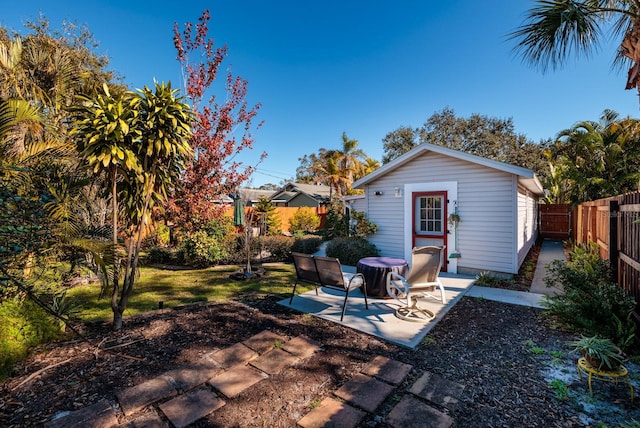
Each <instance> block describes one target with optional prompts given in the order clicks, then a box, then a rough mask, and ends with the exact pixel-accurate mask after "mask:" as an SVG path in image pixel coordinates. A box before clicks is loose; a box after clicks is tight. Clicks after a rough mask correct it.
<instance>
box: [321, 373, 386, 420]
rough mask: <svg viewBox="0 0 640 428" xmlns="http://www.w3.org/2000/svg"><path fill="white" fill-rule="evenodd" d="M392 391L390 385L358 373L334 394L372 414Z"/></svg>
mask: <svg viewBox="0 0 640 428" xmlns="http://www.w3.org/2000/svg"><path fill="white" fill-rule="evenodd" d="M392 391H393V387H392V386H391V385H388V384H386V383H384V382H380V381H379V380H377V379H374V378H372V377H370V376H367V375H363V374H360V373H358V374H356V375H355V376H354V377H353V378H352V379H351V380H350V381H349V382H347V383H345V384H344V385H342V387H341V388H340V389H338V390H337V391H336V392H335V393H334V394H335V395H337V396H338V397H340V398H342V399H343V400H345V401H347V402H348V403H349V404H353V405H354V406H356V407H359V408H361V409H364V410H366V411H367V412H373V411H375V410H376V409H377V408H378V406H379V405H380V404H381V403H382V402H383V401H384V400H385V399H386V398H387V396H388V395H389V394H391V392H392Z"/></svg>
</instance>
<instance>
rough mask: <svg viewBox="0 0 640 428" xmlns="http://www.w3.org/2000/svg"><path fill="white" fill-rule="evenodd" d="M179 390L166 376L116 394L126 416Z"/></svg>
mask: <svg viewBox="0 0 640 428" xmlns="http://www.w3.org/2000/svg"><path fill="white" fill-rule="evenodd" d="M177 393H178V391H177V390H176V389H175V388H174V387H173V385H172V384H171V382H169V380H168V379H167V378H165V377H164V376H158V377H157V378H154V379H151V380H148V381H146V382H143V383H141V384H139V385H136V386H133V387H131V388H127V389H125V390H123V391H120V392H118V393H117V394H116V396H117V397H118V402H119V403H120V407H121V408H122V411H123V412H124V414H125V416H129V415H131V414H133V413H135V412H137V411H139V410H142V409H143V408H145V407H147V406H148V405H149V404H152V403H155V402H156V401H160V400H162V399H165V398H169V397H173V396H174V395H176V394H177Z"/></svg>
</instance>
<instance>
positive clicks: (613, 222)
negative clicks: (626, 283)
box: [609, 200, 620, 282]
mask: <svg viewBox="0 0 640 428" xmlns="http://www.w3.org/2000/svg"><path fill="white" fill-rule="evenodd" d="M619 218H620V208H619V203H618V201H616V200H612V201H609V265H610V266H611V271H612V274H613V277H614V278H615V280H616V282H619V281H618V279H619V278H618V258H619V257H620V250H619V249H618V219H619Z"/></svg>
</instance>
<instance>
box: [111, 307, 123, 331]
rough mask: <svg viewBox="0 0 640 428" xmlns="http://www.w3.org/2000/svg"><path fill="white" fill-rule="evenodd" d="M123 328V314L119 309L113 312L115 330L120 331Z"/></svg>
mask: <svg viewBox="0 0 640 428" xmlns="http://www.w3.org/2000/svg"><path fill="white" fill-rule="evenodd" d="M121 328H122V312H120V310H119V309H115V310H114V311H113V330H114V331H118V330H120V329H121Z"/></svg>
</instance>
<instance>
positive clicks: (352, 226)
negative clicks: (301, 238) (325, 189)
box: [322, 201, 378, 240]
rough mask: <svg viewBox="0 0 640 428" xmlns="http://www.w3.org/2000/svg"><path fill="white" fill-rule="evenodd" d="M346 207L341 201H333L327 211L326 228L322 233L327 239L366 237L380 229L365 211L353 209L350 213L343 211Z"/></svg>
mask: <svg viewBox="0 0 640 428" xmlns="http://www.w3.org/2000/svg"><path fill="white" fill-rule="evenodd" d="M343 209H344V207H343V206H342V203H341V202H339V201H338V202H335V201H334V202H332V203H331V205H330V206H329V210H328V211H327V217H326V220H325V229H323V230H322V233H323V235H324V237H325V239H327V240H329V239H333V238H346V237H348V236H352V237H355V238H366V237H367V236H369V235H373V234H374V233H376V232H377V231H378V226H376V225H375V224H374V223H373V222H371V221H369V220H368V219H367V216H366V214H365V213H364V212H360V211H356V210H351V213H350V215H345V214H343V213H342V211H343Z"/></svg>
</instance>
